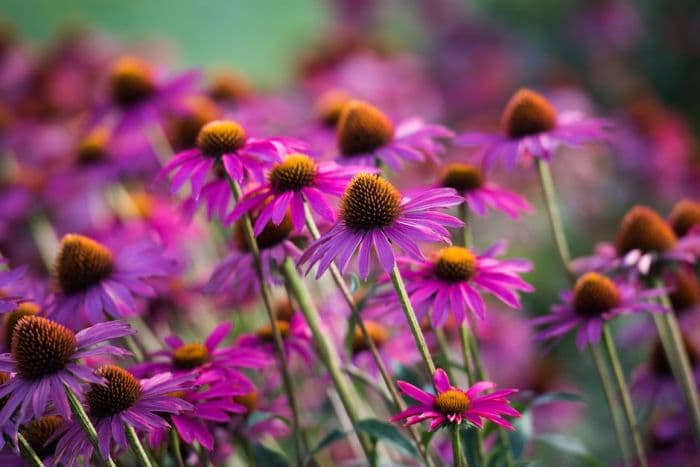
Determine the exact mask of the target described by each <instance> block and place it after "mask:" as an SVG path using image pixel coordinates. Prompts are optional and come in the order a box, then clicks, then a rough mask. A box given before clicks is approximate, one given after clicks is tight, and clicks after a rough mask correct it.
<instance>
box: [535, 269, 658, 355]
mask: <svg viewBox="0 0 700 467" xmlns="http://www.w3.org/2000/svg"><path fill="white" fill-rule="evenodd" d="M665 293H666V291H665V290H664V289H649V290H644V291H639V290H637V289H636V288H635V287H633V286H632V285H629V284H626V283H615V282H613V281H612V280H611V279H609V278H607V277H605V276H603V275H601V274H598V273H597V272H589V273H586V274H584V275H583V276H581V277H579V278H578V280H577V281H576V284H575V285H574V289H573V291H564V292H563V293H562V294H561V298H562V300H563V301H564V303H563V304H560V305H553V306H552V312H551V314H549V315H546V316H541V317H538V318H535V319H534V320H533V324H535V325H538V326H540V325H541V326H544V327H545V328H546V329H543V330H542V331H540V332H539V334H538V335H537V336H536V339H537V340H549V339H552V338H558V337H561V336H563V335H564V334H566V333H568V332H569V331H571V330H572V329H575V328H578V332H577V334H576V345H577V346H578V348H579V349H580V350H583V349H584V348H585V347H586V345H587V344H589V343H590V344H595V343H598V341H600V337H601V333H602V331H603V325H604V324H605V322H606V321H609V320H611V319H613V318H614V317H615V316H617V315H619V314H621V313H642V312H647V311H648V312H652V313H663V312H666V311H668V310H667V309H666V308H665V307H664V306H662V305H660V304H658V303H654V302H651V301H650V299H652V298H655V297H659V296H660V295H663V294H665Z"/></svg>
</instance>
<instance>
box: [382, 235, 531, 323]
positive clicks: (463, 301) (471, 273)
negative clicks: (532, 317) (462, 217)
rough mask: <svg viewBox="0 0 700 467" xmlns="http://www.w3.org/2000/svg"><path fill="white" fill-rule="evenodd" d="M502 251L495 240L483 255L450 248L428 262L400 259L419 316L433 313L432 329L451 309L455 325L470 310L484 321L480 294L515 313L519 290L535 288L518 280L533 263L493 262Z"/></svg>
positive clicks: (503, 249) (501, 243) (482, 302)
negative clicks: (503, 304)
mask: <svg viewBox="0 0 700 467" xmlns="http://www.w3.org/2000/svg"><path fill="white" fill-rule="evenodd" d="M505 249H506V242H498V243H496V244H494V245H493V246H492V247H491V248H489V249H487V250H485V251H484V252H482V253H481V254H477V253H475V252H474V251H472V250H470V249H468V248H464V247H461V246H450V247H446V248H443V249H441V250H439V251H438V252H436V253H435V254H434V255H433V257H432V258H430V259H425V260H420V261H415V260H412V259H409V258H401V259H399V268H400V269H401V275H402V276H403V278H404V281H405V282H406V290H407V292H408V295H409V297H410V298H411V303H412V304H413V306H414V308H415V311H416V313H417V314H418V317H419V318H425V317H426V316H427V315H428V313H429V311H430V310H431V309H432V313H430V316H431V322H432V325H433V326H434V327H440V326H442V325H444V324H445V322H446V320H447V317H448V314H449V311H450V310H451V311H452V313H454V317H455V320H456V321H457V323H462V322H463V321H464V319H465V318H466V313H467V311H468V310H469V311H471V312H472V313H474V314H476V315H477V316H478V317H479V318H481V319H483V318H484V313H485V310H486V305H485V304H484V300H483V298H482V297H481V293H483V292H488V293H489V294H491V295H493V296H494V297H496V298H498V299H499V300H501V301H502V302H503V303H505V304H506V305H508V306H509V307H511V308H516V309H519V308H520V298H519V297H518V292H532V291H533V290H535V289H534V287H532V286H531V285H530V284H528V283H527V282H525V281H524V280H522V279H521V278H520V274H522V273H524V272H529V271H531V270H532V264H531V263H530V262H529V261H527V260H524V259H497V258H496V257H497V256H500V255H501V254H502V253H503V252H504V251H505ZM387 293H388V294H393V293H394V292H393V291H389V292H387Z"/></svg>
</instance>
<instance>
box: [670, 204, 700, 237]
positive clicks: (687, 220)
mask: <svg viewBox="0 0 700 467" xmlns="http://www.w3.org/2000/svg"><path fill="white" fill-rule="evenodd" d="M668 224H669V225H670V226H671V228H672V229H673V232H674V233H675V234H676V236H678V238H683V237H685V236H687V235H692V234H698V235H700V203H699V202H697V201H693V200H691V199H682V200H680V201H678V202H677V203H676V204H675V206H673V209H672V210H671V214H670V215H669V216H668Z"/></svg>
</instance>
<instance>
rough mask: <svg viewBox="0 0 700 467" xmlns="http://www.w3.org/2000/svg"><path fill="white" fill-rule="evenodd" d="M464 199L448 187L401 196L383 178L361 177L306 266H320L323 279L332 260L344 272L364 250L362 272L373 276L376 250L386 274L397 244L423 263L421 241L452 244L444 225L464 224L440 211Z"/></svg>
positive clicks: (350, 187) (312, 247)
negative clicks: (371, 268) (372, 255)
mask: <svg viewBox="0 0 700 467" xmlns="http://www.w3.org/2000/svg"><path fill="white" fill-rule="evenodd" d="M461 201H462V198H461V197H459V196H457V195H456V193H455V191H454V190H452V189H449V188H440V189H428V190H421V191H417V192H415V193H411V194H410V195H408V196H402V195H401V194H400V193H399V192H398V190H397V189H396V188H394V186H393V185H392V184H391V183H389V182H388V181H386V180H385V179H383V178H381V177H379V176H378V175H373V174H368V173H361V174H358V175H356V176H355V177H354V178H353V179H352V181H351V182H350V184H349V185H348V187H347V188H346V189H345V193H344V194H343V197H342V198H341V200H340V219H339V220H338V221H337V222H336V223H335V224H334V225H333V227H332V228H331V229H330V230H329V231H328V232H326V233H325V234H323V235H322V236H321V238H320V239H319V240H318V241H316V242H315V243H313V244H312V245H310V246H309V248H308V249H307V250H306V252H305V253H304V255H303V256H302V258H301V260H300V262H301V263H306V262H308V263H309V268H310V267H311V266H313V265H314V264H316V263H319V267H318V272H317V274H316V277H317V278H318V277H320V276H321V275H322V274H323V273H324V271H325V270H326V269H328V266H329V265H330V263H331V261H333V260H334V259H337V263H338V266H339V268H340V269H341V271H345V268H346V267H347V264H348V262H349V261H350V257H351V256H352V254H353V253H354V252H355V250H357V249H358V247H359V255H360V263H359V272H360V276H361V277H362V278H366V277H367V276H368V275H369V259H370V251H371V249H372V248H374V249H375V251H376V253H377V256H378V257H379V262H380V263H381V265H382V268H383V269H384V271H386V272H390V271H391V270H392V269H393V267H394V264H395V257H394V252H393V250H392V246H391V245H392V244H393V245H396V246H398V247H399V248H401V249H402V250H403V251H404V252H405V253H406V254H408V255H409V256H411V257H413V258H415V259H419V260H420V259H422V258H423V255H422V253H421V252H420V250H419V249H418V245H417V244H416V242H417V241H444V242H448V243H449V237H450V234H449V231H448V230H447V229H446V228H445V226H449V227H459V226H461V225H462V222H461V221H459V220H458V219H456V218H454V217H452V216H449V215H447V214H444V213H441V212H439V209H443V208H447V207H450V206H454V205H455V204H459V203H460V202H461Z"/></svg>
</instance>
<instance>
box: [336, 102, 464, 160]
mask: <svg viewBox="0 0 700 467" xmlns="http://www.w3.org/2000/svg"><path fill="white" fill-rule="evenodd" d="M337 137H338V141H337V143H338V150H339V151H340V156H341V160H345V161H347V162H352V163H357V164H361V165H369V166H373V165H374V164H375V163H376V161H377V160H380V161H382V162H385V163H386V164H387V165H388V166H389V167H391V168H393V169H400V168H401V166H402V165H403V162H402V161H412V162H422V161H424V160H426V158H429V159H432V160H436V158H437V156H438V155H440V154H441V153H442V152H444V150H445V148H444V146H443V145H442V144H441V143H440V142H439V141H438V140H440V139H446V138H451V137H452V132H451V131H450V130H448V129H447V128H445V127H442V126H439V125H428V124H426V123H425V122H423V121H422V120H420V119H409V120H405V121H403V122H401V123H400V124H399V125H398V126H397V127H396V128H394V123H393V122H392V121H391V119H390V118H389V117H387V116H386V115H385V114H384V113H383V112H382V111H381V110H379V109H378V108H376V107H374V106H373V105H371V104H368V103H367V102H363V101H358V100H351V101H350V102H348V103H346V104H345V105H344V106H343V107H342V111H341V112H340V116H339V118H338V127H337Z"/></svg>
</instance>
